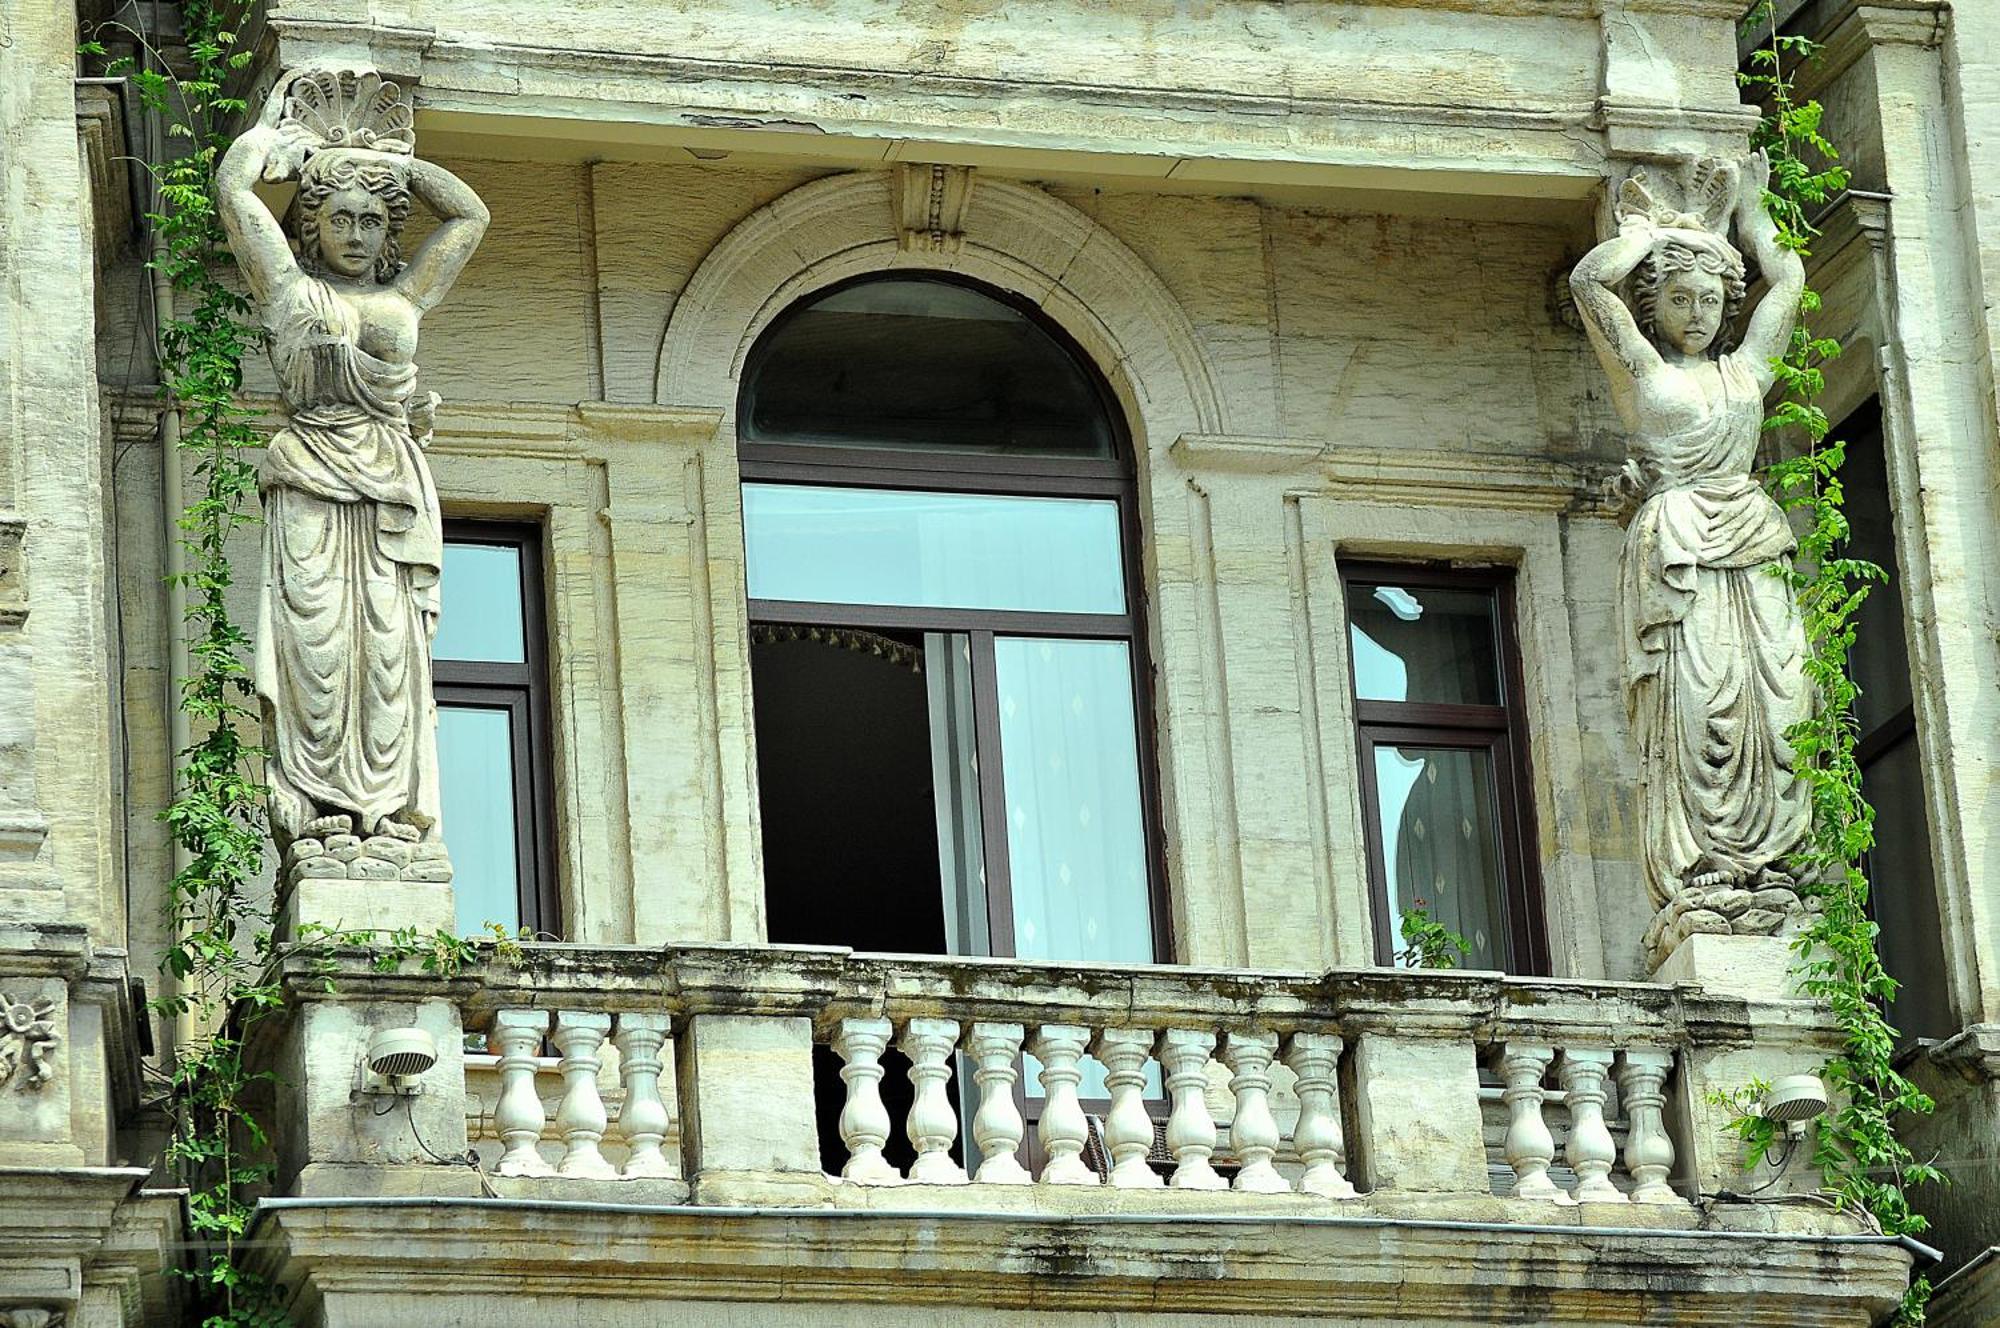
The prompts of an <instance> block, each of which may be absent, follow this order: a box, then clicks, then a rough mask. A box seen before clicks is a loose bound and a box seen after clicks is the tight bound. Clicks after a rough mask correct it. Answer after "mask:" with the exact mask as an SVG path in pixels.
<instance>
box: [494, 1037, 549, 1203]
mask: <svg viewBox="0 0 2000 1328" xmlns="http://www.w3.org/2000/svg"><path fill="white" fill-rule="evenodd" d="M548 1031H549V1012H548V1011H547V1010H497V1011H495V1012H494V1015H493V1028H492V1030H491V1031H490V1032H488V1033H487V1034H486V1044H487V1045H488V1046H489V1047H491V1048H492V1049H493V1051H494V1052H495V1053H496V1054H498V1055H499V1057H500V1100H499V1101H498V1102H497V1103H495V1104H494V1107H493V1127H494V1129H495V1130H497V1131H498V1132H499V1134H500V1142H501V1143H503V1144H505V1145H506V1146H507V1151H506V1152H504V1153H502V1154H501V1156H500V1161H499V1164H498V1165H497V1166H495V1167H494V1168H493V1170H494V1172H495V1173H496V1174H498V1175H502V1176H551V1175H554V1174H555V1168H554V1167H552V1166H550V1165H549V1164H548V1161H547V1160H546V1159H545V1158H543V1156H542V1154H541V1151H540V1150H539V1149H538V1148H537V1147H536V1145H537V1144H539V1143H540V1142H541V1139H542V1126H544V1125H545V1124H547V1123H548V1119H549V1117H548V1113H547V1112H546V1111H544V1110H543V1109H542V1095H541V1094H540V1093H539V1092H538V1091H536V1089H535V1058H536V1056H537V1055H538V1054H539V1053H540V1052H541V1049H542V1038H543V1037H544V1036H546V1035H547V1033H548Z"/></svg>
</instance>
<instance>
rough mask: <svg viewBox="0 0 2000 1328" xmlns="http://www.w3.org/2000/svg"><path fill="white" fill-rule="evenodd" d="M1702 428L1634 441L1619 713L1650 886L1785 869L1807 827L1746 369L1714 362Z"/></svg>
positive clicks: (1797, 666) (1759, 412)
mask: <svg viewBox="0 0 2000 1328" xmlns="http://www.w3.org/2000/svg"><path fill="white" fill-rule="evenodd" d="M1719 368H1720V371H1721V380H1722V398H1721V400H1720V401H1715V402H1711V403H1710V408H1709V413H1708V416H1707V418H1705V419H1703V420H1702V421H1701V422H1700V423H1698V424H1696V425H1694V426H1693V427H1691V428H1689V429H1687V430H1685V431H1683V432H1681V433H1678V434H1674V435H1672V436H1670V437H1666V438H1658V439H1641V440H1639V447H1640V449H1641V454H1642V465H1643V468H1644V470H1645V473H1646V474H1647V476H1648V477H1649V479H1650V480H1651V483H1650V485H1649V487H1648V490H1647V497H1646V499H1645V501H1644V503H1643V504H1642V505H1641V506H1640V508H1639V511H1638V513H1637V515H1636V516H1635V517H1634V518H1633V520H1632V525H1631V528H1630V530H1629V531H1628V532H1627V535H1626V539H1625V549H1624V555H1623V558H1622V566H1621V568H1620V588H1621V596H1620V600H1621V603H1620V608H1621V617H1622V624H1621V625H1622V631H1623V645H1624V657H1625V701H1626V708H1627V710H1628V712H1629V713H1630V715H1631V718H1632V722H1633V726H1634V730H1635V732H1636V734H1637V736H1638V741H1639V751H1640V761H1641V766H1642V773H1643V785H1642V788H1641V799H1642V808H1641V819H1642V822H1643V832H1644V836H1645V854H1646V883H1647V888H1648V890H1649V892H1650V893H1651V895H1652V897H1653V903H1654V905H1655V906H1656V907H1659V906H1664V905H1665V904H1666V903H1667V902H1668V901H1669V900H1670V899H1671V898H1672V897H1673V895H1674V893H1675V892H1676V891H1677V890H1679V889H1680V888H1681V886H1682V884H1683V883H1684V882H1685V881H1686V880H1687V879H1688V877H1690V876H1692V875H1698V874H1700V873H1704V872H1709V871H1716V872H1721V873H1724V874H1725V875H1726V876H1727V877H1728V878H1729V879H1730V880H1731V881H1732V882H1744V883H1747V882H1750V881H1752V880H1754V878H1755V877H1756V876H1757V875H1758V873H1759V872H1761V871H1762V870H1763V869H1765V868H1766V867H1780V868H1781V867H1782V866H1783V860H1784V858H1785V857H1786V856H1787V855H1788V854H1789V853H1790V852H1791V851H1792V850H1793V849H1794V848H1795V847H1796V846H1797V844H1798V843H1799V841H1800V840H1801V839H1802V838H1803V837H1804V835H1805V833H1806V830H1807V828H1808V824H1809V821H1810V816H1811V806H1810V803H1809V801H1808V796H1807V790H1806V786H1805V784H1804V782H1803V781H1802V780H1800V779H1798V778H1797V776H1796V775H1795V774H1794V773H1793V769H1792V760H1793V756H1792V748H1791V745H1790V744H1789V743H1788V742H1786V741H1785V731H1786V730H1787V729H1789V728H1790V727H1791V726H1792V725H1794V724H1796V723H1797V722H1799V721H1800V720H1802V719H1804V718H1805V717H1806V716H1807V715H1808V714H1809V713H1810V707H1811V704H1812V701H1811V690H1810V687H1809V686H1808V684H1807V682H1806V678H1805V675H1804V671H1803V661H1804V655H1805V634H1804V631H1803V629H1802V628H1801V626H1800V622H1799V616H1798V609H1797V606H1796V605H1795V604H1794V602H1793V599H1792V593H1791V590H1790V588H1789V587H1788V586H1787V585H1786V584H1785V582H1784V580H1783V579H1782V578H1781V577H1780V576H1779V575H1777V572H1776V568H1775V566H1774V564H1777V563H1778V561H1779V560H1781V559H1784V558H1787V557H1789V556H1790V554H1791V553H1792V551H1793V550H1794V549H1795V548H1796V547H1797V542H1796V541H1795V540H1794V539H1793V538H1792V533H1791V530H1790V528H1789V527H1788V526H1787V525H1786V524H1785V519H1784V514H1783V513H1782V512H1781V511H1780V510H1779V508H1778V505H1777V503H1776V502H1774V501H1773V500H1772V499H1771V497H1770V495H1769V494H1767V493H1765V492H1764V490H1763V488H1762V487H1761V486H1760V485H1759V484H1758V483H1757V481H1756V480H1755V479H1753V478H1751V476H1750V474H1749V471H1750V467H1751V464H1752V462H1753V461H1754V460H1755V457H1756V451H1757V439H1758V436H1759V434H1760V432H1761V430H1762V427H1763V418H1764V407H1763V393H1762V392H1760V391H1759V390H1758V387H1757V380H1756V378H1755V376H1754V375H1753V373H1752V371H1751V370H1750V368H1749V367H1748V366H1746V365H1744V364H1743V363H1742V362H1741V361H1740V359H1739V358H1738V357H1736V356H1733V355H1725V356H1722V357H1721V360H1720V362H1719Z"/></svg>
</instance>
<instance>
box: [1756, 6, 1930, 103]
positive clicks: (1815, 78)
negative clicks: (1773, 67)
mask: <svg viewBox="0 0 2000 1328" xmlns="http://www.w3.org/2000/svg"><path fill="white" fill-rule="evenodd" d="M1950 22H1951V3H1950V0H1815V2H1814V3H1811V4H1806V5H1801V6H1799V21H1798V22H1797V23H1796V24H1790V25H1787V26H1788V27H1791V28H1794V29H1795V30H1798V31H1800V32H1802V33H1804V34H1805V35H1807V36H1811V37H1812V38H1813V39H1814V40H1815V41H1818V42H1819V43H1820V45H1821V50H1820V53H1819V55H1818V56H1817V57H1816V58H1815V59H1813V60H1811V61H1809V62H1808V63H1807V64H1806V65H1805V66H1804V67H1803V68H1801V69H1800V70H1799V73H1798V91H1799V93H1800V94H1801V95H1803V96H1807V97H1814V96H1818V95H1820V94H1821V93H1822V92H1823V91H1824V90H1825V89H1826V88H1827V87H1829V86H1830V85H1832V84H1833V83H1834V82H1835V81H1837V80H1838V79H1839V78H1840V77H1841V75H1843V74H1845V73H1846V72H1847V71H1848V70H1849V69H1851V68H1853V67H1854V65H1855V63H1856V62H1858V61H1859V60H1860V59H1861V58H1862V57H1863V56H1865V55H1866V54H1867V53H1868V52H1869V50H1870V49H1871V48H1873V47H1876V46H1889V45H1901V46H1919V47H1934V46H1937V45H1939V44H1940V43H1942V42H1943V40H1944V34H1945V31H1946V29H1947V27H1948V26H1949V25H1950Z"/></svg>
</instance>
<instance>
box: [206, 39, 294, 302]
mask: <svg viewBox="0 0 2000 1328" xmlns="http://www.w3.org/2000/svg"><path fill="white" fill-rule="evenodd" d="M292 81H293V80H292V79H291V77H290V76H284V77H280V78H279V79H278V85H277V86H276V87H274V88H272V89H271V95H270V97H269V98H267V99H266V100H265V102H264V113H263V114H262V115H261V116H259V117H258V119H257V123H256V124H254V125H252V126H251V127H250V128H248V129H246V130H244V131H243V133H242V134H241V135H239V136H238V137H237V139H236V141H235V142H234V143H231V144H230V145H229V151H228V152H226V153H224V154H223V157H222V164H221V165H220V166H219V167H217V168H216V172H215V207H216V212H217V215H218V216H219V217H220V219H221V221H222V229H223V232H224V233H225V234H226V235H228V237H229V250H230V252H231V253H233V254H234V255H235V256H236V264H237V266H238V267H239V268H241V269H242V271H243V275H244V278H245V279H246V280H247V281H248V282H249V283H250V293H251V294H252V295H253V296H255V297H256V299H257V301H258V303H260V304H268V303H269V302H270V300H271V298H272V297H273V296H274V295H276V294H277V293H278V291H279V290H281V289H282V288H283V287H285V286H286V285H288V284H290V283H291V282H292V281H294V280H296V279H297V278H298V277H299V275H300V273H299V264H298V260H297V259H296V258H294V257H293V256H292V247H291V245H289V244H287V243H286V242H285V228H284V227H283V226H281V225H280V224H279V223H278V219H277V218H276V217H274V216H272V215H271V209H269V208H267V207H265V206H264V200H263V199H261V198H259V197H257V190H256V184H257V182H258V181H259V180H263V179H271V180H284V179H290V178H292V177H294V176H296V175H297V174H298V170H299V167H300V166H301V165H302V164H303V163H304V161H305V152H306V146H307V145H306V134H305V131H304V130H303V129H302V128H301V127H299V126H298V125H295V124H287V123H284V113H285V98H286V97H287V95H288V94H289V93H290V91H291V86H292Z"/></svg>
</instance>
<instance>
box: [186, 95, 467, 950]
mask: <svg viewBox="0 0 2000 1328" xmlns="http://www.w3.org/2000/svg"><path fill="white" fill-rule="evenodd" d="M415 148H416V140H415V134H414V131H413V130H412V128H411V116H410V108H409V105H408V103H406V102H405V101H404V100H403V95H402V91H401V89H400V88H398V87H397V86H396V85H395V84H394V83H389V82H384V81H383V80H382V78H381V77H380V75H378V74H376V73H375V72H374V71H373V70H366V69H361V70H331V69H315V70H309V71H291V72H288V73H285V74H282V75H281V76H280V77H279V79H278V82H277V85H276V87H274V88H273V89H272V92H271V95H270V98H269V100H268V101H267V102H266V104H265V107H264V110H263V114H262V116H261V117H260V118H259V120H258V122H257V124H256V125H254V126H253V127H251V128H250V129H248V130H246V131H245V132H244V133H243V134H242V136H241V137H239V138H238V139H237V140H236V141H235V143H234V144H232V145H231V146H230V149H229V152H228V153H227V155H226V156H225V157H224V158H223V161H222V165H221V167H220V169H219V170H218V171H217V174H216V199H217V208H218V212H219V214H220V217H221V220H222V224H223V227H224V229H225V230H226V232H227V234H228V237H229V247H230V249H231V251H232V252H233V253H234V254H235V256H236V260H237V263H238V265H239V266H240V268H241V269H242V271H243V274H244V276H245V279H246V280H247V281H248V283H249V286H250V291H251V294H252V295H253V296H254V297H255V299H256V302H257V305H258V308H259V312H260V315H261V318H262V321H263V325H264V327H265V330H266V331H267V332H268V333H269V334H270V342H269V345H270V355H271V364H272V367H273V368H274V369H275V370H276V371H277V378H278V383H279V391H280V395H281V398H282V412H283V414H284V417H285V423H284V426H283V427H282V428H280V429H279V430H278V431H277V433H276V434H274V435H273V436H272V438H271V441H270V446H269V449H268V451H267V452H266V454H265V458H264V462H263V467H262V471H261V473H260V475H259V482H258V491H259V494H260V496H261V497H262V499H263V505H264V575H263V592H262V596H261V600H260V603H259V607H258V624H257V639H256V663H255V677H256V686H257V693H258V697H259V700H260V702H261V706H262V710H263V714H264V725H265V743H266V746H267V748H268V750H269V752H270V761H269V765H268V767H267V772H266V779H267V782H268V783H269V785H270V789H271V793H270V803H271V826H272V830H273V833H274V836H275V837H276V839H277V843H278V849H279V853H280V855H281V867H280V870H281V873H282V880H281V889H287V890H289V891H290V892H291V897H292V906H291V916H292V918H294V919H300V918H311V919H313V920H320V921H333V920H335V919H336V918H337V919H338V920H340V921H342V922H344V923H346V924H348V925H359V926H382V925H406V924H419V925H421V926H426V927H427V926H430V925H433V924H435V925H439V926H445V927H449V926H451V925H453V923H454V921H455V919H454V917H453V911H452V909H451V899H450V888H449V882H450V880H451V864H450V859H449V857H448V856H447V854H446V852H445V845H444V838H443V830H442V827H441V825H440V823H439V822H440V806H441V800H440V797H439V791H438V758H437V735H436V730H437V715H436V706H435V704H434V702H433V701H432V699H431V659H430V644H431V638H432V637H433V636H434V635H435V634H436V632H437V623H438V609H439V601H438V579H439V576H440V575H441V572H442V569H443V561H444V559H443V555H444V534H443V526H442V521H441V517H440V514H439V510H438V499H437V491H436V488H435V487H434V485H433V484H432V481H431V474H430V468H429V466H428V464H427V463H426V462H425V460H424V448H425V447H426V446H427V445H428V444H429V442H430V436H431V420H432V416H433V413H434V412H435V410H436V407H437V404H438V398H437V395H436V394H435V393H423V392H419V391H418V390H417V365H416V360H415V356H416V349H417V336H418V329H419V324H420V322H421V321H422V318H423V316H424V314H426V313H427V312H429V311H430V310H431V309H432V308H434V307H435V306H436V305H437V304H438V302H439V301H441V300H442V299H443V298H444V296H445V294H446V293H447V292H448V291H449V290H450V289H451V285H452V283H453V282H454V281H455V280H456V279H457V278H458V275H459V273H460V272H461V271H463V270H464V267H465V264H466V262H467V261H468V260H470V259H471V257H472V253H473V250H474V248H476V247H477V245H478V244H479V240H480V237H481V236H482V235H483V234H484V232H485V229H486V223H487V212H486V208H485V207H484V205H482V204H481V203H480V201H479V199H478V197H477V196H476V195H475V194H474V193H473V192H472V190H471V189H470V188H468V187H467V186H466V185H465V184H464V182H463V181H461V180H459V179H458V178H457V177H456V176H454V175H452V174H451V173H450V172H449V171H446V170H444V169H443V168H441V167H439V166H436V165H434V164H432V163H429V162H424V161H420V160H418V159H417V157H416V156H415ZM259 180H268V181H278V180H296V181H297V182H298V185H299V192H298V196H297V198H296V199H295V200H294V202H293V204H292V207H291V210H290V212H289V214H288V216H287V220H286V223H285V224H283V225H281V224H280V222H279V221H278V219H277V218H276V217H274V216H273V215H272V214H271V213H270V212H269V211H268V210H267V209H266V208H265V206H264V204H263V202H262V201H261V200H260V199H259V198H258V197H257V195H256V193H255V190H254V186H255V185H256V184H257V182H258V181H259ZM413 202H418V203H422V204H424V205H425V206H427V207H429V208H430V209H431V211H433V212H434V213H436V214H437V216H438V218H439V223H440V224H439V226H438V228H437V230H436V231H435V232H433V233H432V235H431V236H430V238H429V239H427V240H425V241H424V243H423V245H422V247H421V248H419V249H418V250H417V252H416V253H415V254H413V255H411V257H410V258H409V260H408V261H407V262H405V261H404V260H403V257H402V254H401V250H400V240H401V237H402V231H403V225H404V222H405V221H406V220H407V219H408V217H409V213H410V207H411V204H412V203H413ZM288 231H289V239H288V235H287V232H288ZM295 249H296V252H295V251H294V250H295ZM378 881H401V882H406V883H410V884H411V885H412V886H415V885H417V884H419V883H421V884H424V885H428V886H430V887H432V888H430V889H428V890H424V889H408V890H404V891H399V892H397V894H398V895H400V896H402V897H400V898H390V899H384V898H382V892H381V891H380V889H379V887H377V886H376V885H375V884H374V883H375V882H378ZM335 882H349V883H352V884H351V885H349V886H338V885H334V884H332V883H335ZM307 896H311V897H312V900H313V901H315V902H310V903H308V902H302V901H304V900H305V899H306V897H307ZM413 913H415V914H416V915H415V916H412V914H413Z"/></svg>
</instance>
